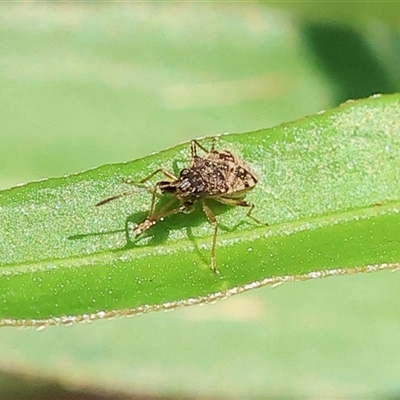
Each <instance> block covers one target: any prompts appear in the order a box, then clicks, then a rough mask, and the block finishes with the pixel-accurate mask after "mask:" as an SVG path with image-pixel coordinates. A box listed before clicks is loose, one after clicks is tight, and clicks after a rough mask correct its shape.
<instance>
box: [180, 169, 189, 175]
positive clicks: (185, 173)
mask: <svg viewBox="0 0 400 400" xmlns="http://www.w3.org/2000/svg"><path fill="white" fill-rule="evenodd" d="M189 173H190V171H189V170H188V169H187V168H184V169H183V170H182V171H181V173H180V176H181V177H184V176H187V175H189Z"/></svg>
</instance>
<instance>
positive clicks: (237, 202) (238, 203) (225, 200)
mask: <svg viewBox="0 0 400 400" xmlns="http://www.w3.org/2000/svg"><path fill="white" fill-rule="evenodd" d="M214 200H216V201H218V202H220V203H222V204H227V205H228V206H233V207H250V209H249V211H248V212H247V214H246V217H249V218H251V219H252V220H253V221H254V222H257V224H260V225H268V224H265V223H264V222H261V221H260V220H258V219H257V218H256V217H253V215H252V212H253V210H254V207H255V205H254V204H253V203H249V202H247V201H245V200H242V199H234V198H229V197H214Z"/></svg>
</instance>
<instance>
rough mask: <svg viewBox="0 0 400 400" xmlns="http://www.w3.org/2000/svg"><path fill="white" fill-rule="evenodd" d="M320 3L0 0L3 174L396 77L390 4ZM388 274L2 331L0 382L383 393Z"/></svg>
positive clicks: (335, 98)
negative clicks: (14, 0)
mask: <svg viewBox="0 0 400 400" xmlns="http://www.w3.org/2000/svg"><path fill="white" fill-rule="evenodd" d="M307 4H308V5H307ZM315 4H316V3H312V4H311V3H304V4H303V3H301V5H300V6H299V4H298V3H287V4H286V5H285V6H284V7H282V6H280V7H279V8H276V7H277V5H275V4H274V3H271V4H270V5H269V4H255V3H252V4H232V3H217V4H211V3H171V4H169V3H168V4H166V3H140V4H136V3H135V4H129V5H126V4H81V3H80V4H78V3H60V4H52V3H37V4H32V3H24V4H21V3H19V4H2V5H1V13H0V110H1V118H0V168H1V170H2V171H3V173H2V175H1V176H0V187H1V188H6V187H9V186H12V185H14V184H17V183H20V182H25V181H30V180H34V179H39V178H45V177H48V176H58V175H63V174H67V173H73V172H77V171H80V170H82V169H87V168H90V167H93V166H96V165H99V164H106V163H111V162H121V161H125V160H131V159H133V158H136V157H141V156H144V155H146V154H148V153H149V152H152V151H157V150H160V149H163V148H165V147H168V146H171V145H173V144H176V143H177V142H180V141H183V140H188V139H190V138H193V137H197V136H202V135H214V134H216V133H221V132H226V131H235V132H242V131H243V132H244V131H251V130H256V129H261V128H266V127H269V126H273V125H275V124H278V123H281V122H283V121H289V120H293V119H296V118H299V117H301V116H303V115H306V114H311V113H315V112H318V111H319V110H321V109H324V108H328V107H332V106H335V105H337V104H338V103H339V102H341V101H343V100H347V99H348V98H354V97H360V96H368V95H370V94H373V93H376V92H391V91H399V87H400V82H399V76H400V74H399V70H398V69H399V65H400V62H399V54H400V52H399V47H400V44H399V43H400V41H399V29H398V27H399V22H400V15H399V13H398V6H397V5H396V4H395V3H378V2H377V3H368V6H367V7H364V5H363V11H362V12H360V7H361V6H359V7H355V6H354V4H355V3H344V2H341V3H323V4H321V5H318V6H317V5H315ZM318 9H320V11H321V12H318ZM399 284H400V277H399V276H397V274H389V273H386V272H383V273H375V274H373V275H359V276H354V277H341V278H335V279H330V280H324V281H323V280H320V281H312V282H311V281H310V282H302V283H294V284H290V285H286V286H284V287H282V288H279V289H275V290H272V291H270V290H269V289H263V290H259V291H255V292H254V291H253V292H252V293H247V294H245V295H241V296H238V297H237V298H232V299H230V300H229V301H226V302H223V303H220V304H217V305H215V306H213V307H205V308H202V309H199V308H192V309H185V310H180V311H177V312H175V313H173V314H168V315H167V314H161V313H160V314H152V315H147V316H144V317H138V318H134V319H120V320H114V321H100V322H97V323H95V324H93V325H76V326H73V327H53V328H48V329H46V330H45V331H44V332H36V331H34V330H15V329H3V330H1V331H0V353H1V355H2V356H1V359H0V368H1V370H3V371H5V375H4V377H3V379H2V380H0V385H1V386H0V393H4V394H5V395H6V396H8V397H9V398H13V397H12V396H14V395H15V393H16V392H15V383H14V384H13V382H11V380H10V379H8V378H9V376H10V375H9V374H10V373H13V374H14V373H15V374H16V376H18V375H20V376H21V377H25V376H31V377H36V378H37V379H41V380H43V379H49V381H52V382H56V383H57V384H60V385H61V386H62V387H64V388H65V396H69V394H68V393H69V392H68V391H71V390H88V391H91V392H93V393H110V397H111V398H112V393H125V394H132V393H135V394H137V393H142V394H146V395H153V396H156V395H164V396H166V395H171V396H172V395H174V396H189V397H198V396H202V397H205V396H219V397H221V396H224V397H234V396H236V397H242V398H243V397H255V396H257V397H268V396H280V397H283V396H296V397H302V396H309V397H321V396H323V397H354V396H359V397H360V396H361V397H363V396H364V397H365V396H371V395H375V396H378V395H379V396H394V395H397V394H398V393H399V383H398V376H399V373H400V363H399V360H400V345H399V344H398V340H397V337H398V332H399V330H400V322H399V321H398V315H399V308H398V306H397V304H399V301H400V294H399V290H398V287H399ZM10 382H11V383H10ZM21 382H22V378H21ZM46 390H47V389H43V392H42V394H43V393H46ZM33 392H34V390H33V389H32V385H27V386H26V393H27V394H26V396H31V397H29V398H33V397H32V396H33V394H32V393H33ZM18 395H20V396H22V394H21V390H20V392H19V394H18ZM39 396H40V393H39ZM60 396H61V395H60ZM70 396H71V398H75V397H74V396H76V393H75V394H72V393H70ZM5 398H7V397H5ZM38 398H43V397H41V396H40V397H38Z"/></svg>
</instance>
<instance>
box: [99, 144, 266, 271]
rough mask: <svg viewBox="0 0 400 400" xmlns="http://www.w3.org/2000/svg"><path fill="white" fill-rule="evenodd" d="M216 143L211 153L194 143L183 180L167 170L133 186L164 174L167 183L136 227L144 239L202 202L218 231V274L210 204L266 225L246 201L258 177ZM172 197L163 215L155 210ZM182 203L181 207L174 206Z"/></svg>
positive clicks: (159, 184) (157, 187) (162, 183)
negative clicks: (244, 209)
mask: <svg viewBox="0 0 400 400" xmlns="http://www.w3.org/2000/svg"><path fill="white" fill-rule="evenodd" d="M214 147H215V139H214V140H213V142H212V145H211V149H210V150H209V151H208V150H207V149H206V148H204V147H203V146H202V145H201V144H200V143H199V142H198V141H197V140H192V141H191V142H190V151H191V163H190V166H189V167H188V168H184V169H182V170H181V172H180V174H179V177H176V176H174V175H173V174H172V173H170V172H168V171H166V170H165V169H163V168H159V169H157V170H156V171H154V172H153V173H151V174H150V175H149V176H147V177H146V178H144V179H142V180H141V181H139V182H129V183H132V184H134V185H135V184H136V185H139V186H140V185H143V184H144V183H145V182H147V181H148V180H150V179H151V178H153V177H154V176H155V175H157V174H159V173H161V174H163V175H164V176H165V177H166V178H167V180H164V181H159V182H157V183H156V184H155V185H154V187H153V189H152V190H151V193H152V199H151V206H150V211H149V213H148V215H147V217H146V219H145V220H144V221H143V222H141V223H140V224H137V225H135V226H134V229H133V230H132V234H133V236H134V237H137V236H139V235H141V234H142V233H143V232H145V231H147V230H148V229H149V228H151V227H152V226H154V225H155V224H156V223H157V222H158V221H160V220H163V219H164V218H166V217H168V216H170V215H173V214H177V213H180V212H183V213H190V212H191V211H193V209H194V205H195V203H196V202H198V201H200V202H201V204H202V207H203V211H204V213H205V214H206V217H207V219H208V221H209V222H210V224H211V225H212V226H213V227H214V235H213V242H212V248H211V269H212V270H213V271H214V272H217V273H218V270H217V267H216V260H215V247H216V242H217V232H218V223H217V219H216V217H215V215H214V213H213V212H212V210H211V208H210V207H209V205H208V204H207V203H208V200H215V201H217V202H219V203H222V204H227V205H229V206H240V207H249V211H248V212H247V214H246V216H247V217H249V218H251V219H252V220H254V221H255V222H257V223H258V224H262V222H260V221H259V220H257V219H256V218H255V217H253V216H252V215H251V213H252V211H253V209H254V204H252V203H248V202H247V201H244V200H243V199H244V197H245V196H246V193H247V192H248V191H249V190H251V189H253V188H254V186H255V185H256V184H257V178H256V176H255V175H254V173H253V172H252V171H251V170H250V169H249V168H248V167H247V166H246V165H245V164H244V163H243V162H242V161H240V160H239V159H237V158H236V157H235V156H234V155H233V154H232V153H231V152H229V151H227V150H221V151H218V150H215V148H214ZM198 148H199V149H201V150H202V151H203V152H204V153H205V155H204V156H200V155H198V154H197V149H198ZM158 192H161V194H169V195H172V196H173V198H172V199H171V200H170V201H168V202H167V203H166V205H164V206H163V207H162V208H161V209H160V210H159V211H156V210H155V206H156V196H157V193H158ZM132 193H134V192H133V191H129V192H124V193H121V194H119V195H116V196H112V197H109V198H107V199H105V200H102V201H100V202H99V203H97V204H96V206H101V205H103V204H106V203H108V202H109V201H111V200H115V199H118V198H119V197H122V196H126V195H130V194H132ZM176 201H178V206H177V207H173V208H171V207H172V206H173V204H174V203H176Z"/></svg>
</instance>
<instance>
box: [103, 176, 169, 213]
mask: <svg viewBox="0 0 400 400" xmlns="http://www.w3.org/2000/svg"><path fill="white" fill-rule="evenodd" d="M159 173H163V174H164V175H165V176H166V177H167V178H168V179H170V180H171V181H174V180H177V178H176V177H175V176H174V175H173V174H171V173H170V172H168V171H167V170H165V169H163V168H159V169H157V170H155V171H154V172H153V173H151V174H150V175H149V176H146V178H144V179H142V180H140V181H132V180H130V179H125V178H124V179H122V181H123V182H124V183H127V184H129V185H137V186H142V185H143V183H146V182H147V181H148V180H150V179H151V178H152V177H153V176H154V175H156V174H159ZM144 189H145V190H147V191H148V192H149V193H151V195H152V196H153V197H155V196H157V193H155V190H156V189H155V188H148V187H146V186H144ZM134 193H136V190H129V191H127V192H122V193H120V194H117V195H115V196H111V197H107V198H106V199H104V200H102V201H99V202H98V203H97V204H96V207H98V206H102V205H104V204H107V203H108V202H110V201H113V200H116V199H119V198H120V197H124V196H130V195H131V194H134Z"/></svg>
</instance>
